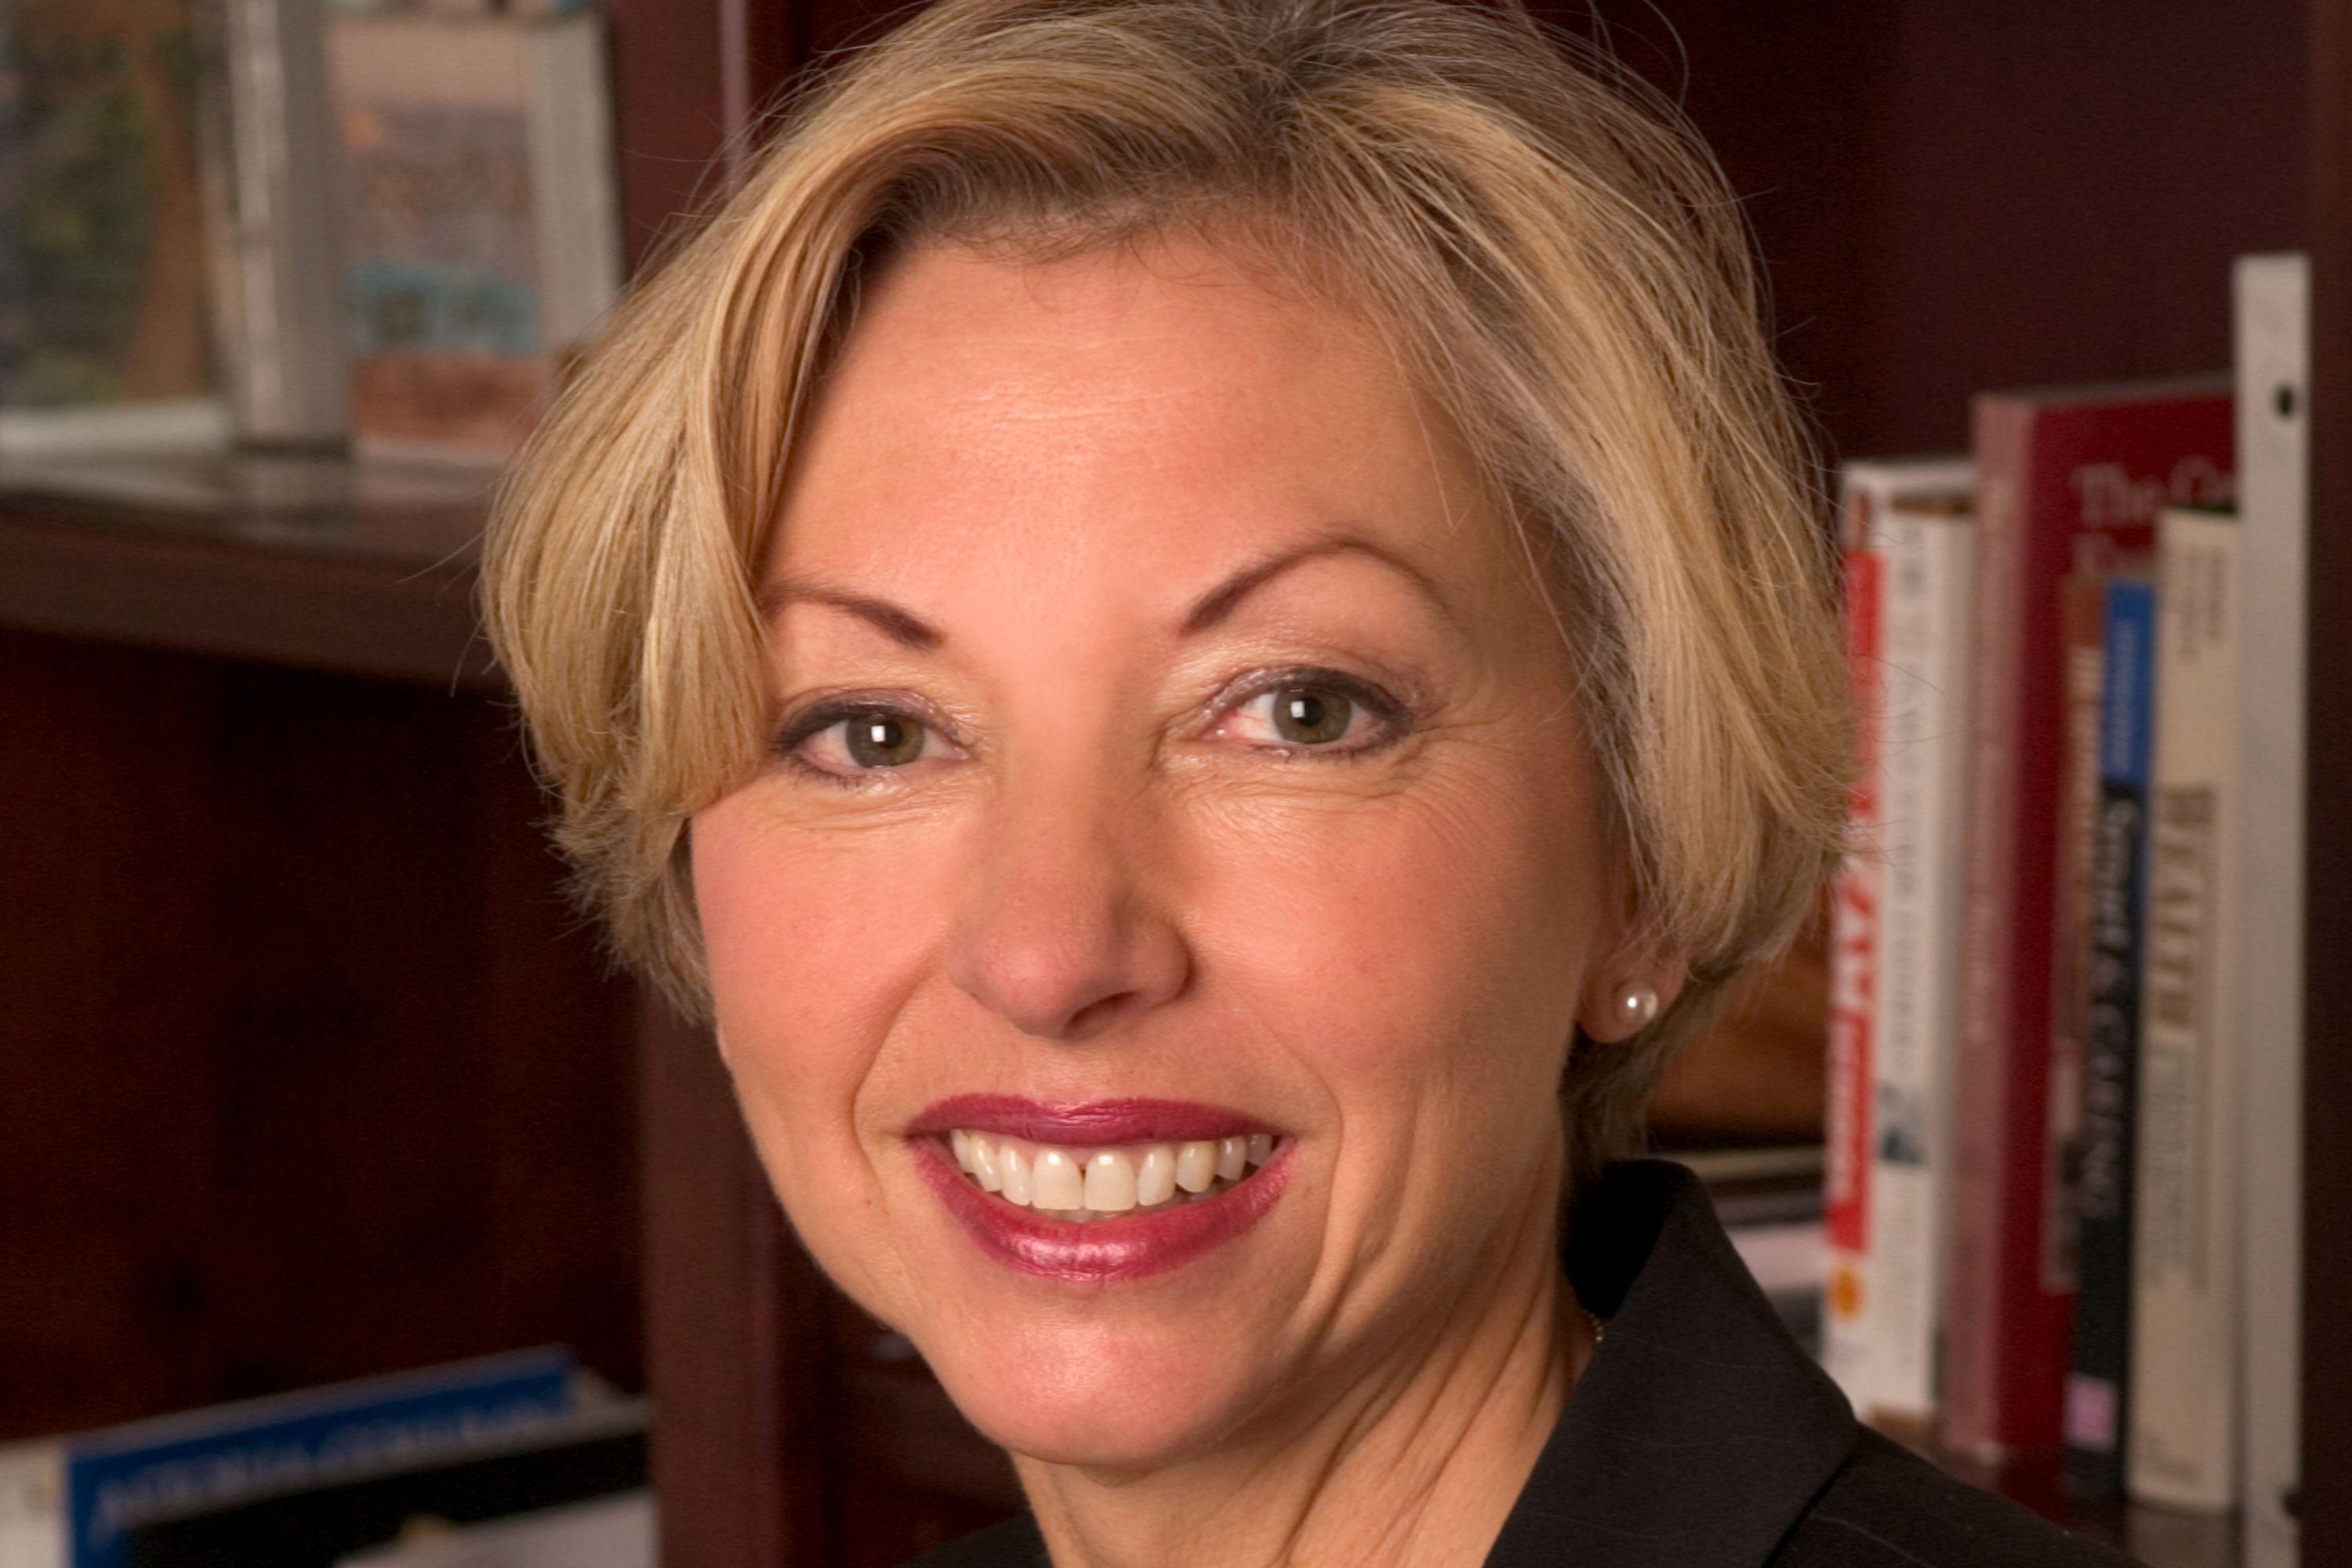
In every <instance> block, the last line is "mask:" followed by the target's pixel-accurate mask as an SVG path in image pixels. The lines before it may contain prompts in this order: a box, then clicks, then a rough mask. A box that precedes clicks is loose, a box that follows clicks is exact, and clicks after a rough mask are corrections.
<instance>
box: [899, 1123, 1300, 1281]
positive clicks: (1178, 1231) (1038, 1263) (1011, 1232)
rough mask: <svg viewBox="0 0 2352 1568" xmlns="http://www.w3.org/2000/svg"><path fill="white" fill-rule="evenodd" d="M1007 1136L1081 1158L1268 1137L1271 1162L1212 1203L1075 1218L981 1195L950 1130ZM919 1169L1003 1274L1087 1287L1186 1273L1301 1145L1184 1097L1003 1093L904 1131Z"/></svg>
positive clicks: (1261, 1206)
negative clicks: (1132, 1147) (1039, 1097)
mask: <svg viewBox="0 0 2352 1568" xmlns="http://www.w3.org/2000/svg"><path fill="white" fill-rule="evenodd" d="M957 1129H961V1130H964V1131H972V1132H985V1133H997V1134H1009V1135H1011V1136H1013V1137H1015V1138H1020V1139H1024V1140H1025V1141H1027V1142H1033V1143H1051V1144H1058V1145H1061V1146H1063V1147H1065V1148H1073V1149H1079V1150H1084V1149H1087V1148H1089V1147H1095V1146H1099V1145H1102V1144H1107V1143H1178V1142H1193V1141H1201V1140H1208V1139H1215V1138H1232V1137H1236V1136H1245V1135H1248V1134H1251V1133H1259V1132H1263V1133H1265V1134H1268V1135H1269V1136H1272V1137H1274V1138H1276V1140H1277V1142H1276V1144H1275V1149H1274V1153H1273V1157H1272V1158H1270V1159H1268V1160H1267V1161H1266V1163H1265V1164H1263V1165H1260V1166H1257V1167H1256V1168H1255V1169H1254V1170H1252V1171H1251V1172H1250V1173H1248V1175H1247V1176H1245V1177H1244V1178H1243V1179H1242V1180H1241V1181H1239V1182H1238V1183H1236V1184H1234V1186H1232V1187H1230V1188H1228V1189H1227V1190H1225V1191H1223V1192H1221V1193H1218V1194H1216V1195H1215V1196H1213V1197H1209V1198H1204V1199H1201V1200H1199V1201H1196V1202H1186V1203H1179V1204H1175V1205H1171V1206H1169V1207H1166V1208H1158V1209H1154V1210H1152V1211H1151V1212H1150V1213H1148V1214H1145V1213H1134V1214H1125V1215H1105V1216H1102V1217H1098V1218H1096V1219H1091V1220H1086V1221H1078V1220H1070V1219H1063V1218H1059V1217H1057V1216H1056V1215H1055V1211H1053V1210H1038V1209H1029V1208H1024V1207H1023V1206H1022V1205H1019V1204H1015V1203H1013V1202H1010V1201H1009V1200H1007V1199H1005V1198H1003V1197H1000V1196H998V1195H996V1194H992V1193H989V1192H985V1191H983V1190H982V1188H981V1186H980V1185H979V1184H977V1183H975V1182H974V1181H972V1179H971V1177H969V1176H967V1175H966V1174H965V1173H963V1171H962V1170H961V1168H959V1167H958V1165H957V1164H956V1161H955V1156H954V1155H953V1154H952V1153H950V1152H949V1149H948V1139H947V1136H946V1135H947V1134H948V1133H949V1132H950V1131H955V1130H957ZM1293 1142H1294V1141H1293V1140H1291V1139H1290V1138H1288V1137H1286V1136H1284V1135H1283V1133H1282V1132H1281V1131H1280V1130H1279V1129H1277V1128H1275V1127H1271V1126H1269V1125H1267V1124H1266V1123H1265V1121H1261V1120H1259V1119H1257V1118H1255V1117H1251V1116H1244V1115H1242V1114H1239V1113H1238V1112H1235V1111H1232V1110H1224V1109H1223V1108H1221V1107H1217V1106H1211V1105H1200V1104H1194V1103H1191V1102H1186V1101H1180V1100H1089V1101H1086V1102H1084V1103H1072V1104H1060V1105H1047V1104H1043V1103H1040V1102H1039V1101H1036V1100H1022V1099H1018V1098H1015V1097H1012V1096H1005V1095H959V1096H957V1097H955V1098H953V1099H951V1100H940V1101H939V1102H938V1103H937V1104H935V1105H932V1106H931V1107H929V1109H927V1110H925V1111H924V1112H923V1113H922V1114H921V1115H920V1116H919V1117H918V1118H917V1119H916V1120H915V1121H914V1122H913V1123H912V1124H910V1125H909V1127H908V1145H909V1147H910V1148H911V1150H912V1151H913V1153H914V1156H915V1168H916V1169H917V1170H918V1171H919V1172H920V1173H921V1174H922V1177H923V1180H924V1181H925V1182H927V1183H929V1185H930V1187H931V1190H932V1191H933V1192H935V1193H937V1194H939V1196H940V1202H941V1203H942V1204H944V1205H946V1207H947V1210H948V1213H949V1214H950V1215H951V1216H953V1218H954V1219H955V1221H956V1223H957V1225H958V1226H961V1229H962V1230H963V1233H964V1234H965V1235H966V1236H968V1237H971V1241H972V1243H973V1245H975V1246H977V1247H979V1248H980V1249H981V1250H982V1252H984V1253H986V1254H987V1255H988V1256H989V1257H991V1258H994V1259H995V1260H996V1261H997V1262H999V1263H1001V1264H1003V1265H1004V1267H1006V1268H1012V1269H1015V1270H1018V1271H1019V1272H1021V1273H1024V1274H1029V1275H1034V1276H1036V1277H1038V1278H1041V1279H1064V1280H1070V1281H1073V1282H1078V1283H1086V1284H1108V1283H1110V1282H1113V1281H1118V1280H1129V1279H1147V1278H1149V1277H1150V1276H1152V1275H1155V1274H1163V1273H1166V1272H1168V1271H1169V1270H1171V1269H1173V1268H1181V1267H1183V1266H1184V1265H1185V1264H1187V1263H1191V1262H1192V1261H1193V1260H1195V1259H1196V1258H1202V1257H1204V1256H1206V1255H1207V1254H1209V1253H1211V1252H1213V1251H1214V1250H1216V1249H1217V1248H1218V1247H1222V1246H1223V1245H1224V1244H1225V1243H1227V1242H1229V1241H1232V1240H1234V1239H1235V1238H1237V1237H1240V1236H1241V1235H1242V1234H1243V1233H1244V1231H1247V1230H1248V1229H1249V1228H1250V1227H1251V1226H1254V1225H1255V1224H1256V1223H1257V1222H1258V1221H1259V1220H1260V1219H1262V1218H1264V1217H1265V1214H1266V1211H1267V1210H1269V1209H1271V1208H1272V1207H1273V1206H1274V1205H1275V1203H1276V1200H1277V1199H1279V1198H1280V1197H1281V1196H1282V1190H1283V1187H1284V1186H1285V1185H1286V1184H1287V1183H1288V1181H1289V1179H1290V1163H1291V1161H1290V1155H1291V1150H1292V1144H1293Z"/></svg>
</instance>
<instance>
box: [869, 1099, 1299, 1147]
mask: <svg viewBox="0 0 2352 1568" xmlns="http://www.w3.org/2000/svg"><path fill="white" fill-rule="evenodd" d="M957 1128H962V1129H963V1130H964V1131H970V1132H998V1133H1009V1134H1011V1135H1012V1136H1013V1137H1015V1138H1024V1139H1026V1140H1028V1141H1029V1142H1032V1143H1064V1144H1071V1143H1151V1142H1169V1143H1176V1142H1189V1141H1192V1140H1195V1139H1204V1138H1234V1137H1244V1136H1247V1135H1248V1134H1250V1133H1253V1132H1264V1133H1268V1134H1271V1135H1273V1136H1275V1137H1280V1136H1282V1135H1283V1131H1282V1129H1281V1128H1279V1127H1276V1126H1274V1125H1273V1124H1272V1123H1270V1122H1268V1121H1265V1120H1264V1119H1263V1118H1260V1117H1255V1116H1250V1115H1247V1114H1244V1112H1242V1111H1238V1110H1232V1109H1230V1108H1229V1107H1226V1106H1222V1105H1204V1104H1202V1103H1200V1102H1199V1101H1197V1100H1141V1099H1127V1100H1057V1101H1045V1100H1028V1099H1024V1098H1023V1097H1022V1096H1020V1095H1013V1094H953V1095H950V1096H949V1097H948V1098H946V1099H945V1100H934V1101H932V1102H931V1103H930V1104H929V1105H928V1106H926V1107H924V1108H923V1110H922V1112H921V1114H919V1115H918V1116H917V1117H916V1118H915V1120H914V1121H912V1122H910V1123H908V1127H907V1136H908V1137H910V1138H919V1137H921V1136H923V1135H925V1134H927V1133H936V1132H950V1131H954V1130H956V1129H957Z"/></svg>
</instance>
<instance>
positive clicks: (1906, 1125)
mask: <svg viewBox="0 0 2352 1568" xmlns="http://www.w3.org/2000/svg"><path fill="white" fill-rule="evenodd" d="M1968 485H1969V468H1968V465H1967V464H1966V463H1965V462H1964V461H1960V462H1954V461H1948V460H1938V459H1925V460H1909V461H1902V462H1889V463H1882V464H1870V465H1856V466H1855V467H1854V468H1850V469H1848V470H1847V472H1846V474H1845V476H1844V487H1843V503H1844V510H1845V513H1846V520H1847V523H1846V526H1847V543H1848V548H1849V549H1851V550H1854V551H1857V552H1864V553H1866V554H1868V555H1869V556H1870V557H1871V558H1872V561H1873V563H1874V571H1873V572H1872V573H1871V574H1870V576H1869V581H1871V582H1872V583H1874V584H1875V592H1876V595H1877V596H1876V601H1875V615H1874V619H1873V621H1872V622H1871V623H1870V625H1869V626H1868V628H1867V629H1866V630H1865V631H1864V633H1863V634H1862V636H1861V637H1859V638H1858V639H1857V640H1856V652H1857V655H1858V656H1859V657H1863V658H1867V659H1868V661H1869V668H1868V669H1866V670H1864V671H1862V672H1860V674H1859V676H1858V679H1857V680H1856V691H1857V695H1858V697H1859V698H1860V699H1861V700H1863V701H1864V702H1865V703H1866V704H1868V705H1869V713H1868V714H1867V716H1866V721H1867V722H1868V723H1869V725H1870V726H1871V727H1872V730H1871V733H1872V738H1871V739H1870V741H1869V742H1868V743H1867V745H1866V748H1865V761H1866V764H1867V767H1868V769H1869V773H1868V776H1867V777H1866V779H1865V780H1864V786H1863V788H1862V789H1861V790H1860V791H1859V792H1858V794H1857V799H1856V810H1857V813H1858V820H1857V822H1856V824H1855V826H1856V830H1857V837H1858V839H1859V841H1860V845H1861V847H1862V854H1861V856H1859V857H1858V858H1857V859H1856V861H1855V862H1853V863H1851V864H1849V865H1848V866H1847V867H1846V868H1843V871H1842V873H1841V878H1840V884H1839V897H1838V899H1837V901H1836V903H1835V906H1834V914H1833V919H1832V990H1833V994H1834V996H1835V998H1836V1001H1835V1006H1836V1008H1837V1009H1839V1010H1841V1011H1842V1012H1843V1013H1844V1014H1850V1015H1851V1016H1844V1017H1843V1018H1842V1021H1841V1023H1840V1026H1839V1028H1838V1031H1837V1034H1836V1036H1835V1038H1836V1040H1837V1043H1838V1045H1839V1049H1837V1050H1836V1051H1834V1052H1833V1053H1832V1058H1833V1059H1832V1077H1833V1079H1834V1080H1835V1081H1834V1082H1833V1085H1832V1102H1831V1108H1830V1110H1831V1114H1830V1118H1829V1121H1830V1130H1829V1131H1830V1141H1831V1144H1832V1160H1831V1165H1832V1191H1831V1194H1830V1203H1829V1205H1828V1206H1829V1210H1830V1219H1829V1225H1828V1227H1827V1229H1828V1235H1829V1247H1828V1250H1827V1254H1826V1258H1825V1262H1826V1266H1827V1269H1828V1276H1827V1283H1826V1290H1825V1295H1824V1312H1823V1321H1822V1361H1823V1363H1824V1365H1825V1366H1826V1367H1827V1368H1828V1369H1829V1371H1830V1373H1831V1374H1832V1376H1834V1377H1835V1378H1836V1379H1837V1380H1838V1383H1839V1384H1840V1386H1841V1387H1842V1388H1843V1389H1844V1391H1845V1393H1846V1395H1847V1397H1848V1398H1849V1399H1851V1400H1852V1401H1853V1405H1854V1406H1855V1408H1856V1409H1857V1410H1858V1411H1860V1412H1861V1413H1862V1414H1863V1415H1864V1417H1865V1418H1867V1419H1870V1420H1874V1421H1877V1422H1880V1423H1882V1424H1885V1425H1889V1426H1895V1427H1896V1428H1898V1429H1906V1428H1920V1427H1924V1426H1925V1425H1926V1424H1927V1422H1929V1421H1930V1420H1932V1419H1933V1417H1934V1415H1935V1411H1936V1382H1937V1359H1938V1358H1937V1326H1938V1322H1939V1319H1940V1312H1941V1304H1942V1303H1941V1287H1942V1259H1943V1253H1944V1246H1943V1236H1942V1223H1943V1221H1942V1216H1943V1214H1944V1211H1945V1209H1946V1207H1947V1205H1946V1204H1945V1202H1944V1199H1943V1195H1942V1193H1943V1183H1944V1179H1945V1172H1946V1169H1947V1166H1948V1158H1949V1155H1948V1148H1949V1103H1948V1100H1949V1096H1948V1086H1947V1083H1946V1081H1945V1080H1946V1078H1947V1076H1948V1070H1949V1069H1948V1062H1949V1059H1950V1057H1951V1053H1952V1048H1953V1044H1954V1041H1955V1040H1956V1037H1957V1028H1956V1022H1957V1021H1956V1017H1955V1016H1954V1015H1953V1012H1952V1007H1951V1003H1950V996H1951V993H1952V989H1953V987H1954V985H1955V984H1956V982H1957V978H1958V896H1959V889H1958V873H1959V863H1958V857H1959V853H1960V847H1961V843H1960V837H1959V832H1960V823H1959V820H1958V787H1959V782H1960V777H1961V773H1960V770H1961V769H1962V767H1963V766H1964V759H1965V748H1964V744H1963V732H1964V731H1965V729H1966V721H1965V713H1966V708H1965V706H1964V704H1965V702H1966V699H1967V693H1966V686H1965V682H1966V671H1967V668H1968V663H1969V659H1968V654H1967V647H1966V645H1967V643H1968V640H1969V616H1968V599H1969V593H1970V590H1971V587H1972V568H1971V563H1970V559H1969V548H1968V547H1969V528H1968V524H1967V520H1966V515H1965V498H1966V494H1967V490H1968ZM1851 635H1853V634H1850V636H1851ZM1873 639H1874V640H1873ZM1955 704H1960V705H1961V706H1955Z"/></svg>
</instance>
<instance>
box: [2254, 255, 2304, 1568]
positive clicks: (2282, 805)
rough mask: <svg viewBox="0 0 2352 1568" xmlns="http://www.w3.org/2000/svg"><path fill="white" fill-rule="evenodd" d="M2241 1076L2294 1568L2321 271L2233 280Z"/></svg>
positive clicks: (2272, 1439) (2275, 1554) (2270, 1480)
mask: <svg viewBox="0 0 2352 1568" xmlns="http://www.w3.org/2000/svg"><path fill="white" fill-rule="evenodd" d="M2236 293H2237V308H2236V314H2237V344H2238V346H2237V360H2238V450H2239V461H2240V465H2241V468H2242V481H2241V485H2240V505H2239V523H2238V530H2239V539H2238V554H2239V562H2238V564H2239V575H2240V582H2241V584H2242V597H2241V601H2240V602H2241V604H2242V607H2243V614H2242V628H2243V635H2242V641H2241V644H2240V647H2239V657H2240V664H2239V672H2238V684H2239V689H2240V690H2241V692H2242V693H2243V707H2242V710H2241V712H2240V717H2239V721H2238V722H2239V740H2240V778H2241V781H2242V788H2243V790H2244V792H2245V796H2244V798H2245V799H2246V801H2247V802H2248V804H2249V805H2250V806H2251V805H2252V803H2253V802H2255V801H2260V802H2262V803H2263V806H2262V809H2261V810H2259V811H2256V810H2252V809H2250V810H2248V811H2247V812H2246V813H2245V814H2244V816H2243V817H2242V820H2241V823H2240V829H2239V852H2240V856H2241V864H2242V867H2243V868H2244V876H2245V884H2244V885H2245V886H2246V887H2247V888H2248V889H2261V896H2260V897H2248V898H2246V899H2245V900H2244V901H2243V902H2242V904H2241V906H2240V909H2239V918H2240V942H2241V947H2240V955H2239V960H2238V965H2239V967H2238V978H2239V985H2240V1000H2239V1006H2238V1026H2239V1028H2240V1030H2241V1031H2242V1052H2243V1055H2242V1062H2243V1071H2244V1075H2245V1083H2244V1089H2245V1127H2246V1133H2245V1144H2244V1147H2245V1152H2246V1161H2245V1184H2244V1214H2245V1219H2244V1223H2243V1225H2242V1227H2241V1229H2242V1235H2243V1236H2244V1238H2245V1254H2244V1270H2245V1279H2246V1281H2247V1285H2248V1289H2247V1290H2246V1307H2245V1310H2246V1316H2245V1343H2246V1359H2245V1379H2246V1390H2245V1394H2246V1397H2245V1408H2246V1451H2245V1484H2246V1499H2245V1521H2244V1552H2245V1563H2246V1568H2294V1564H2295V1563H2297V1561H2298V1559H2299V1551H2300V1549H2299V1546H2298V1535H2299V1532H2298V1530H2297V1527H2296V1523H2295V1514H2294V1508H2293V1506H2292V1502H2291V1499H2292V1498H2293V1497H2294V1492H2295V1489H2296V1485H2297V1478H2298V1477H2299V1475H2300V1474H2301V1469H2302V1464H2301V1451H2302V1442H2301V1436H2302V1434H2301V1430H2300V1424H2301V1420H2302V1415H2303V1401H2302V1397H2301V1395H2302V1388H2303V1380H2302V1366H2303V1355H2302V1346H2303V1313H2302V1305H2303V1241H2302V1236H2303V1212H2304V1204H2303V1052H2304V997H2303V990H2304V987H2303V975H2304V967H2303V965H2304V878H2305V869H2304V867H2305V859H2304V856H2305V848H2304V838H2305V835H2304V825H2305V809H2306V805H2305V773H2304V768H2305V755H2304V752H2305V707H2306V704H2307V703H2308V701H2309V699H2310V677H2309V672H2308V668H2307V664H2306V659H2305V647H2304V637H2305V627H2306V626H2308V625H2309V586H2308V584H2309V581H2310V559H2311V545H2310V530H2311V518H2310V510H2309V498H2308V495H2307V489H2308V483H2309V479H2308V476H2309V463H2310V434H2309V424H2308V416H2307V412H2306V411H2307V408H2308V405H2309V403H2310V396H2311V390H2310V389H2311V266H2310V261H2309V258H2306V257H2303V256H2299V255H2282V256H2249V257H2244V258H2240V260H2239V262H2238V264H2237V269H2236Z"/></svg>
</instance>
